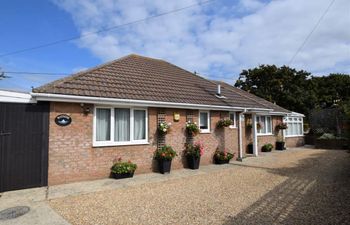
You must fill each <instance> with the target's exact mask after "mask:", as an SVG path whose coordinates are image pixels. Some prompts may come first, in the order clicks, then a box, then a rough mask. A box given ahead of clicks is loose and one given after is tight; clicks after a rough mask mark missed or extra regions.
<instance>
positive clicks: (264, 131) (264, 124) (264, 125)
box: [260, 116, 266, 134]
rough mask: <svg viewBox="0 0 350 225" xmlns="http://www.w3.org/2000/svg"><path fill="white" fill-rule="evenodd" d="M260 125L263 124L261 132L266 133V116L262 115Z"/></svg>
mask: <svg viewBox="0 0 350 225" xmlns="http://www.w3.org/2000/svg"><path fill="white" fill-rule="evenodd" d="M260 120H261V122H260V125H261V133H263V134H266V117H265V116H262V117H260Z"/></svg>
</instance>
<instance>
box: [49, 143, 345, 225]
mask: <svg viewBox="0 0 350 225" xmlns="http://www.w3.org/2000/svg"><path fill="white" fill-rule="evenodd" d="M218 166H219V165H218ZM165 176H166V175H165ZM349 178H350V154H349V153H348V152H346V151H338V150H316V149H293V150H287V151H283V152H272V153H265V154H264V155H262V156H260V157H257V158H248V159H246V160H245V161H244V162H243V163H241V162H234V163H233V164H231V166H230V167H228V168H227V167H225V168H223V169H222V170H213V171H212V172H209V173H207V174H201V175H195V176H189V177H184V178H179V179H173V180H168V181H166V182H161V183H159V182H158V183H146V184H141V185H136V186H133V187H128V188H120V189H116V190H112V191H103V192H96V193H92V194H85V195H79V196H74V197H72V196H71V197H65V198H59V199H54V200H51V201H50V205H51V207H52V208H54V209H55V210H56V211H57V212H58V213H59V214H60V215H62V216H63V217H64V218H65V219H66V220H67V221H69V222H70V223H72V224H350V213H349V212H350V179H349ZM133 179H135V178H133Z"/></svg>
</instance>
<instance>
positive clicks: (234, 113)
mask: <svg viewBox="0 0 350 225" xmlns="http://www.w3.org/2000/svg"><path fill="white" fill-rule="evenodd" d="M230 120H232V121H233V124H232V125H231V126H230V127H232V128H233V127H236V112H230Z"/></svg>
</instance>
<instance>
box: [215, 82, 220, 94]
mask: <svg viewBox="0 0 350 225" xmlns="http://www.w3.org/2000/svg"><path fill="white" fill-rule="evenodd" d="M216 94H217V95H218V96H221V85H220V84H218V90H217V92H216Z"/></svg>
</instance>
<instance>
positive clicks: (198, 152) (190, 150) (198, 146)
mask: <svg viewBox="0 0 350 225" xmlns="http://www.w3.org/2000/svg"><path fill="white" fill-rule="evenodd" d="M203 154H204V145H203V144H202V143H201V142H196V143H195V144H194V145H193V144H186V149H185V155H186V156H194V157H195V158H199V157H201V156H202V155H203Z"/></svg>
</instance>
